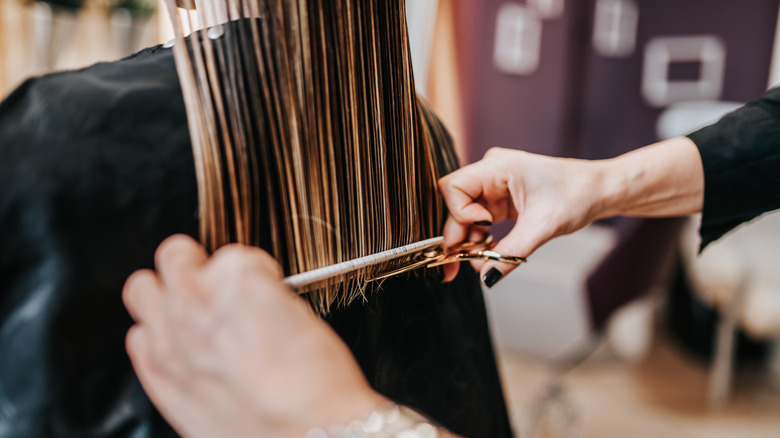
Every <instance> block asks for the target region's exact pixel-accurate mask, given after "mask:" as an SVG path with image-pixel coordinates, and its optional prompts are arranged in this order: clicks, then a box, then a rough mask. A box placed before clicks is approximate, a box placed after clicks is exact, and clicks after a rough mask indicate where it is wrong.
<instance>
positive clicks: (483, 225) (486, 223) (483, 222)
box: [474, 221, 493, 227]
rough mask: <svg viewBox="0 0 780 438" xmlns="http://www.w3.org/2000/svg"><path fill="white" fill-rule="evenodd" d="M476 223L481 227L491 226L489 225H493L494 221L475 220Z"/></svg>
mask: <svg viewBox="0 0 780 438" xmlns="http://www.w3.org/2000/svg"><path fill="white" fill-rule="evenodd" d="M474 225H479V226H480V227H489V226H491V225H493V222H490V221H479V222H474Z"/></svg>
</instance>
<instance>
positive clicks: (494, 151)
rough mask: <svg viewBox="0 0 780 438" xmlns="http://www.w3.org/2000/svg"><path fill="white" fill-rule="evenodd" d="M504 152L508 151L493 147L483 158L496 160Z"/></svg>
mask: <svg viewBox="0 0 780 438" xmlns="http://www.w3.org/2000/svg"><path fill="white" fill-rule="evenodd" d="M504 151H506V149H504V148H499V147H496V146H493V147H491V148H490V149H488V150H487V151H486V152H485V155H483V157H482V158H483V159H484V158H496V157H498V156H500V155H502V154H503V153H504Z"/></svg>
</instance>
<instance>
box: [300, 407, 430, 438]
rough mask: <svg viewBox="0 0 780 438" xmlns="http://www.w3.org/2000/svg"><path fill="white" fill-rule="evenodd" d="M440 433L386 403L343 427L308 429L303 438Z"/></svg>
mask: <svg viewBox="0 0 780 438" xmlns="http://www.w3.org/2000/svg"><path fill="white" fill-rule="evenodd" d="M442 432H443V431H442V430H440V429H439V427H438V426H437V425H436V424H435V423H434V422H433V421H431V420H429V419H428V418H426V417H424V416H423V415H422V414H420V413H418V412H416V411H415V410H413V409H411V408H409V407H406V406H400V405H397V404H395V403H393V402H391V401H386V402H384V403H383V404H382V405H380V406H378V407H377V408H376V409H374V410H372V411H370V412H368V413H364V414H362V415H360V416H359V417H357V418H356V419H354V420H352V421H350V422H349V423H346V424H345V425H343V426H333V427H329V428H326V429H321V428H312V429H310V430H309V432H308V433H307V434H306V438H398V437H406V436H414V437H419V438H442V437H444V436H445V435H444V434H443V433H442Z"/></svg>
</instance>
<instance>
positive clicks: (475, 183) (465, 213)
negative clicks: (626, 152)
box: [439, 148, 603, 286]
mask: <svg viewBox="0 0 780 438" xmlns="http://www.w3.org/2000/svg"><path fill="white" fill-rule="evenodd" d="M602 167H603V165H602V164H601V163H600V162H591V161H584V160H572V159H564V158H552V157H546V156H542V155H535V154H530V153H527V152H522V151H517V150H511V149H499V148H493V149H490V150H489V151H488V152H487V153H486V154H485V156H484V158H483V159H482V160H481V161H478V162H476V163H474V164H471V165H469V166H466V167H464V168H462V169H460V170H458V171H456V172H453V173H451V174H449V175H447V176H445V177H444V178H442V179H441V180H440V181H439V189H440V191H441V193H442V195H443V196H444V200H445V201H446V202H447V207H448V208H449V211H450V217H449V218H448V220H447V223H446V225H445V228H444V237H445V245H451V244H454V243H458V242H461V241H463V240H466V239H469V238H470V239H472V240H474V239H475V238H476V237H475V236H473V235H472V234H474V232H475V230H479V231H485V230H486V229H487V227H486V226H485V225H489V224H490V223H498V222H500V221H502V220H504V219H511V220H513V221H516V223H515V226H514V228H512V231H511V232H510V233H509V234H508V235H507V236H506V237H505V238H503V239H501V241H499V242H498V244H497V245H496V248H495V250H496V251H497V252H499V253H501V254H505V255H511V256H520V257H528V256H530V255H531V254H532V253H533V252H534V251H535V250H536V249H537V248H538V247H539V246H541V245H542V244H544V243H545V242H547V241H548V240H550V239H552V238H553V237H556V236H560V235H563V234H567V233H571V232H574V231H576V230H578V229H580V228H582V227H584V226H586V225H588V224H589V223H591V222H592V221H594V220H596V219H598V218H599V217H600V216H601V215H602V213H603V211H602V198H601V197H600V193H601V191H600V185H601V182H602V173H603V169H602ZM474 266H475V268H476V269H477V270H479V271H480V276H481V277H482V281H483V282H484V283H485V284H486V285H487V286H493V284H495V283H496V282H497V281H498V280H499V279H501V278H502V277H504V276H505V275H506V274H508V273H509V272H510V271H512V270H513V269H514V268H515V267H516V266H517V265H510V264H506V263H498V262H487V263H486V262H474ZM456 274H457V264H452V265H450V266H449V267H447V268H446V271H445V280H446V281H449V280H452V279H453V278H454V277H455V275H456Z"/></svg>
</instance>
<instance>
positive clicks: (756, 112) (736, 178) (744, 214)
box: [688, 87, 780, 248]
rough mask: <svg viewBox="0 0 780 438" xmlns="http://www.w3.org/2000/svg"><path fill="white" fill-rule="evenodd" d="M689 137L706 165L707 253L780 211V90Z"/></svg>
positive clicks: (704, 238)
mask: <svg viewBox="0 0 780 438" xmlns="http://www.w3.org/2000/svg"><path fill="white" fill-rule="evenodd" d="M688 137H689V138H690V139H691V140H693V142H694V143H696V146H697V147H698V148H699V153H700V154H701V159H702V164H703V165H704V207H703V209H702V222H701V228H700V230H699V233H700V234H701V238H702V242H701V248H704V247H705V246H707V245H708V244H709V243H710V242H712V241H714V240H717V239H718V238H720V237H721V236H723V235H724V234H726V233H727V232H728V231H729V230H731V229H732V228H734V227H736V226H737V225H739V224H741V223H742V222H746V221H749V220H751V219H753V218H755V217H756V216H758V215H760V214H762V213H764V212H767V211H770V210H774V209H777V208H780V87H779V88H774V89H772V90H770V91H769V92H767V93H766V94H765V95H764V96H762V97H761V98H758V99H756V100H753V101H751V102H749V103H748V104H747V105H745V106H743V107H742V108H740V109H738V110H736V111H734V112H732V113H730V114H727V115H726V116H724V117H723V118H722V119H721V120H720V121H719V122H717V123H715V124H714V125H710V126H708V127H706V128H702V129H700V130H698V131H696V132H694V133H692V134H690V135H689V136H688Z"/></svg>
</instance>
